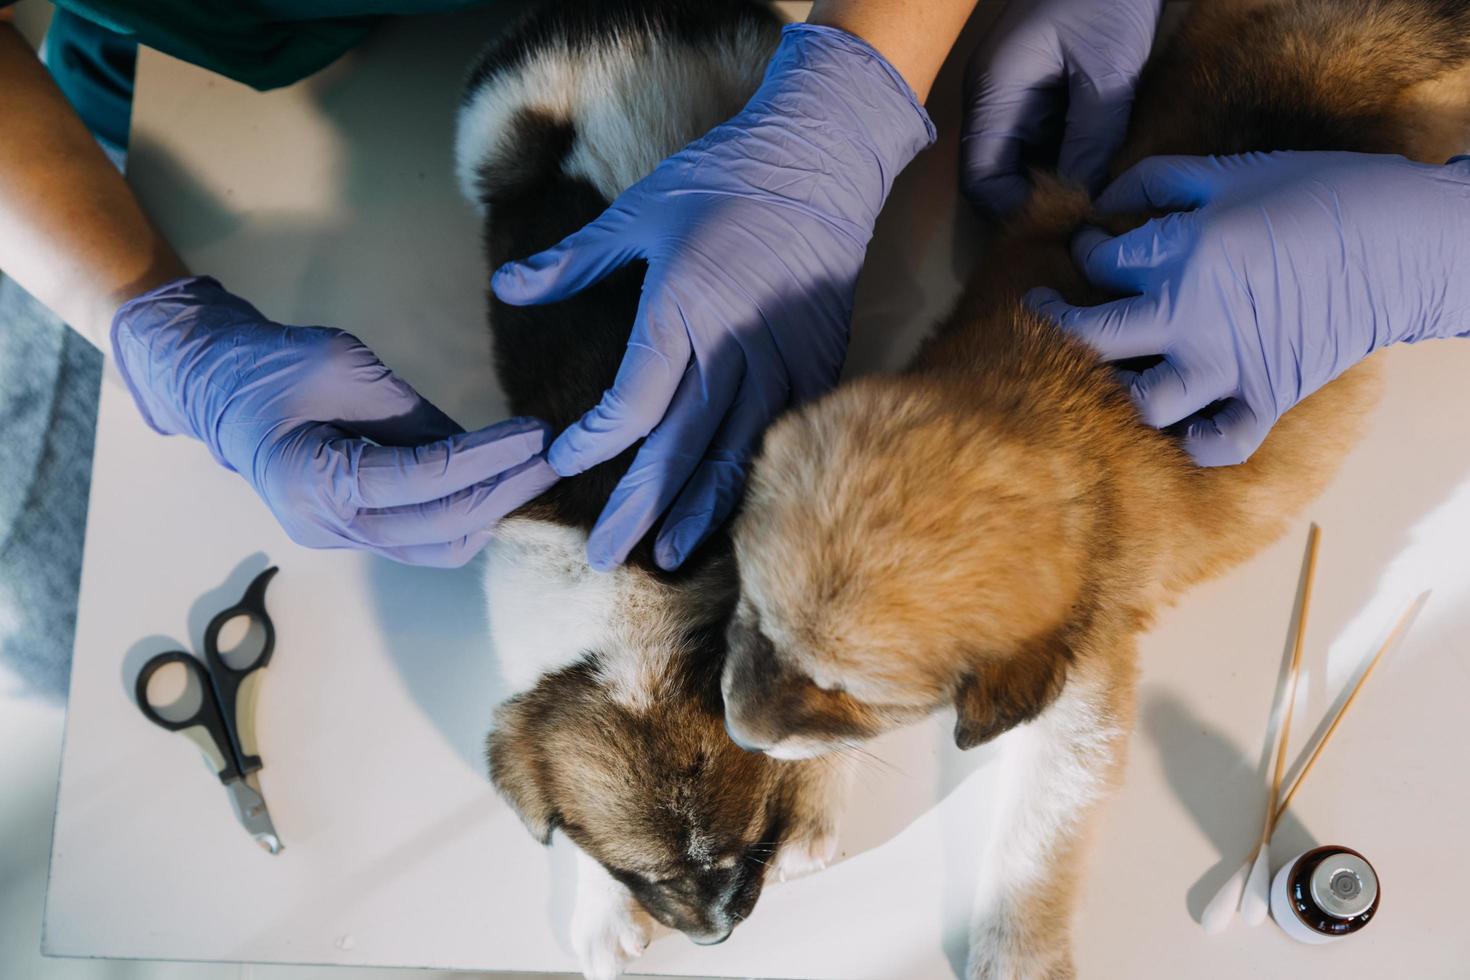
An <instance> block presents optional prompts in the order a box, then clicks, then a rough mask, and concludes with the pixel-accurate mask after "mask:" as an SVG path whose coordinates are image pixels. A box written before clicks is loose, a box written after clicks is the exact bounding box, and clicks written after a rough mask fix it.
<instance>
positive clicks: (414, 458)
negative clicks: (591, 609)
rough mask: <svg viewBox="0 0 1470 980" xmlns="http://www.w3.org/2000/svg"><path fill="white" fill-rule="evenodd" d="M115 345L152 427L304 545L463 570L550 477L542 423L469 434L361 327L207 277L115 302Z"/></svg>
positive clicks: (515, 423) (508, 425)
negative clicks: (245, 493)
mask: <svg viewBox="0 0 1470 980" xmlns="http://www.w3.org/2000/svg"><path fill="white" fill-rule="evenodd" d="M112 347H113V353H114V356H115V357H116V360H117V365H118V368H119V370H120V371H121V372H122V376H123V379H124V380H125V381H126V382H127V385H128V388H129V389H130V390H131V391H132V393H133V398H134V400H135V401H136V402H137V403H138V408H139V409H140V410H141V411H142V413H143V417H144V419H145V420H146V421H147V422H148V424H149V425H150V426H152V427H153V428H154V429H156V430H157V431H159V432H162V433H164V434H168V435H173V434H184V435H190V436H193V437H194V438H196V439H199V440H201V441H202V442H203V443H204V444H205V445H207V446H208V447H209V449H210V451H211V452H212V453H214V456H215V459H217V460H218V461H219V462H220V463H221V465H223V466H225V467H227V468H229V469H232V470H234V471H235V472H237V473H239V474H240V475H241V476H243V477H244V478H245V479H246V480H247V481H249V483H250V485H251V486H253V487H254V488H255V490H256V492H257V493H259V494H260V496H261V497H262V499H264V500H265V502H266V504H267V505H268V506H269V507H270V509H271V511H272V512H273V513H274V514H275V515H276V518H277V519H278V520H279V521H280V522H281V525H282V527H284V528H285V529H286V532H287V533H288V534H289V535H291V538H292V539H293V540H295V541H296V542H298V543H300V544H303V545H307V546H308V547H313V548H366V549H369V550H371V551H375V552H377V553H379V554H382V555H386V556H387V557H389V558H394V559H396V560H398V561H402V562H407V563H410V564H418V565H441V566H457V565H462V564H464V563H465V562H466V561H468V560H469V559H470V558H471V557H473V556H474V555H475V553H476V552H478V551H479V550H480V549H481V548H483V547H484V546H485V544H486V543H487V542H488V541H489V540H490V533H491V529H492V528H493V526H494V525H495V523H496V522H497V521H499V520H500V518H502V517H503V516H505V515H506V514H507V513H509V512H510V511H511V510H513V509H515V508H516V507H518V506H520V505H521V504H523V503H525V502H526V501H528V500H530V499H531V498H533V497H535V496H537V495H538V494H540V493H541V491H543V490H545V489H546V488H547V487H548V486H550V485H551V484H552V483H555V482H556V475H555V473H553V472H552V471H551V468H550V467H549V466H548V465H547V464H546V462H545V460H543V459H541V458H540V457H539V456H538V454H539V453H541V451H542V450H543V449H544V448H545V444H546V441H547V439H548V433H547V431H546V428H545V426H544V425H543V424H542V423H540V422H538V421H536V420H534V419H512V420H510V421H508V422H502V423H500V424H499V425H494V426H491V427H490V428H488V429H482V430H480V431H478V432H465V431H464V430H463V429H461V428H460V427H459V426H458V425H456V424H455V423H454V422H453V421H452V420H450V418H449V417H448V416H446V415H445V414H444V413H443V412H441V411H439V409H437V408H435V407H434V406H433V405H431V404H430V403H429V402H428V401H426V400H425V399H424V398H422V397H421V396H420V395H419V394H418V393H417V392H416V391H414V390H413V389H412V388H411V387H409V385H408V384H406V383H405V382H403V381H401V380H400V379H398V378H397V377H395V376H394V375H393V372H391V371H389V370H388V369H387V368H386V367H384V366H383V364H382V362H380V361H379V360H378V359H377V358H376V357H375V356H373V352H372V351H370V350H368V349H367V347H366V346H364V345H363V343H362V342H361V341H360V340H358V339H357V338H356V337H353V336H352V335H351V334H347V333H343V332H342V331H340V330H329V329H326V328H324V327H285V326H281V325H280V324H276V323H272V322H270V321H269V320H267V319H266V318H265V317H263V316H262V315H261V314H260V313H259V312H258V311H257V310H256V309H255V308H254V307H252V306H251V305H250V304H249V303H247V302H245V301H244V300H242V299H240V298H239V297H237V296H233V295H231V294H230V293H228V292H226V291H225V289H224V288H223V287H221V286H220V284H219V283H218V282H216V281H215V280H213V279H209V278H204V277H193V278H187V279H178V280H175V281H173V282H171V283H168V284H166V285H164V286H161V287H159V288H158V289H155V290H153V291H151V292H148V293H145V294H143V295H142V296H139V297H138V298H136V299H134V300H131V301H129V302H128V303H126V304H124V305H123V306H122V307H121V308H120V309H119V310H118V311H117V315H116V317H114V319H113V323H112Z"/></svg>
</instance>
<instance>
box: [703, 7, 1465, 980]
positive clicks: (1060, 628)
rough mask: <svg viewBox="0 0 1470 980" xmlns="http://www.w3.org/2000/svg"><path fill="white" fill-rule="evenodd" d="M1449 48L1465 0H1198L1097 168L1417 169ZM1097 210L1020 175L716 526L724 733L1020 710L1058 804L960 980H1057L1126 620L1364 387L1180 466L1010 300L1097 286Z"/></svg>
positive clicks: (1179, 576) (965, 734) (969, 736)
mask: <svg viewBox="0 0 1470 980" xmlns="http://www.w3.org/2000/svg"><path fill="white" fill-rule="evenodd" d="M1467 66H1470V2H1467V0H1218V2H1214V3H1210V2H1204V0H1202V2H1199V3H1196V4H1195V7H1194V10H1193V11H1192V13H1191V16H1190V18H1189V20H1188V21H1187V22H1186V24H1185V25H1184V27H1183V28H1182V29H1181V31H1180V32H1179V34H1178V35H1177V36H1176V37H1175V38H1174V39H1173V40H1172V41H1171V42H1170V43H1169V44H1168V45H1167V46H1166V47H1165V48H1164V50H1163V51H1162V52H1161V53H1160V54H1159V55H1158V56H1157V57H1156V58H1155V60H1154V61H1153V62H1152V63H1151V65H1150V67H1149V68H1148V70H1147V71H1146V73H1145V76H1144V79H1143V81H1142V83H1141V89H1140V93H1139V98H1138V100H1137V103H1136V106H1135V112H1134V119H1133V125H1132V130H1131V134H1130V138H1129V141H1128V145H1127V146H1126V148H1125V149H1124V150H1123V152H1122V153H1121V154H1120V156H1119V159H1118V167H1119V168H1122V167H1124V166H1126V165H1128V164H1130V163H1132V162H1134V161H1136V160H1138V159H1140V158H1141V157H1143V156H1145V155H1151V154H1155V153H1163V152H1167V153H1216V152H1242V151H1247V150H1270V149H1302V150H1310V149H1338V150H1360V151H1370V152H1400V153H1404V154H1406V155H1409V156H1412V157H1415V158H1418V159H1422V160H1426V161H1431V162H1443V160H1444V159H1445V158H1446V157H1448V156H1450V155H1452V154H1453V153H1455V152H1458V151H1459V150H1460V149H1461V148H1462V145H1463V142H1464V141H1465V139H1466V137H1467V134H1470V125H1467V123H1470V115H1467V112H1470V89H1467V88H1466V87H1465V86H1464V84H1463V83H1464V80H1465V79H1466V77H1467V75H1466V72H1467V71H1470V68H1467ZM1457 86H1458V87H1457ZM1099 220H1100V219H1099V218H1098V217H1097V216H1095V215H1092V214H1090V213H1089V208H1088V204H1087V201H1086V199H1085V197H1084V196H1083V195H1082V194H1081V193H1080V192H1079V191H1076V190H1073V189H1068V188H1066V187H1063V186H1061V185H1059V184H1057V183H1056V182H1054V181H1047V180H1045V179H1042V180H1040V181H1039V184H1038V187H1037V190H1036V193H1035V195H1034V197H1033V200H1032V201H1031V203H1030V205H1029V206H1028V208H1027V209H1026V210H1025V212H1024V213H1023V214H1022V215H1021V216H1020V217H1019V218H1018V219H1017V220H1015V221H1014V222H1012V223H1011V224H1010V226H1009V227H1008V228H1007V229H1006V230H1005V232H1004V235H1003V237H1002V238H1001V240H999V241H998V242H997V243H995V245H994V246H993V247H992V248H991V249H989V250H988V252H987V255H986V258H985V259H984V260H983V261H982V264H981V267H980V268H979V269H978V270H977V272H976V274H975V277H974V279H973V281H972V283H971V284H970V288H969V290H968V292H967V295H966V296H965V298H964V299H963V300H962V301H961V303H960V304H959V306H958V308H957V310H956V312H955V313H954V314H953V315H952V316H951V317H950V319H949V320H948V321H947V322H946V323H945V324H944V325H943V326H942V327H941V328H940V329H939V331H938V332H937V333H936V335H935V336H934V337H933V338H932V339H931V340H930V341H929V342H928V343H927V344H926V345H925V346H924V347H923V349H922V350H921V351H920V353H919V354H918V355H917V357H916V359H915V360H914V362H913V364H912V365H911V366H910V368H909V369H908V370H907V371H905V372H903V373H901V374H897V375H890V376H885V377H870V378H865V379H862V380H859V381H856V382H854V383H852V384H849V385H846V386H845V387H843V388H841V389H839V390H837V391H835V392H833V393H832V394H831V395H829V396H827V397H826V398H823V399H821V400H819V401H817V402H815V403H813V404H810V405H808V406H806V407H804V408H802V409H800V410H799V411H796V412H793V413H791V414H790V415H788V416H787V417H786V418H784V419H782V420H781V421H780V422H779V423H778V424H777V425H775V426H774V427H773V428H772V429H771V430H770V431H769V433H768V434H767V436H766V440H765V444H764V447H763V450H762V453H761V456H760V457H759V459H758V461H757V463H756V465H755V468H754V471H753V474H752V478H751V482H750V489H749V493H748V495H747V498H746V502H745V508H744V511H743V513H742V515H741V517H740V519H739V521H738V524H737V526H736V529H735V532H734V536H735V540H736V552H737V558H738V561H739V565H740V574H741V592H742V594H741V601H740V604H739V607H738V609H737V612H736V618H735V620H734V622H733V624H732V627H731V631H730V654H729V659H728V662H727V666H726V671H725V678H724V693H725V698H726V707H727V717H728V719H729V724H730V727H731V731H732V734H734V735H735V736H736V737H737V738H738V739H740V740H741V741H742V743H743V744H747V745H750V746H758V747H763V748H766V749H769V750H772V751H774V752H775V753H777V754H779V755H785V756H796V755H807V754H812V753H814V752H817V751H823V750H825V749H827V748H830V747H832V746H834V745H837V744H840V743H842V742H844V741H846V740H848V739H850V738H852V737H854V736H855V735H857V736H865V735H871V734H876V733H877V732H880V731H883V730H886V729H888V728H891V727H894V726H895V725H897V724H901V723H904V722H906V721H909V720H911V719H913V718H916V717H918V716H920V715H924V714H928V713H930V712H932V711H936V710H939V709H941V708H944V707H946V706H949V705H954V706H955V707H956V709H957V714H958V721H957V724H956V730H955V735H956V739H957V741H958V742H959V744H961V745H962V746H969V745H973V744H977V743H979V742H981V741H984V740H986V739H988V738H990V737H993V736H994V735H996V734H998V733H1000V732H1001V731H1004V730H1006V729H1008V728H1010V727H1012V726H1014V725H1017V724H1018V723H1020V722H1024V721H1027V720H1031V719H1036V726H1039V727H1038V728H1037V731H1038V732H1041V733H1050V734H1047V735H1045V738H1049V739H1051V741H1049V742H1044V743H1041V744H1039V745H1038V746H1037V747H1036V748H1035V749H1034V751H1035V752H1036V753H1037V754H1039V755H1041V756H1044V757H1045V758H1047V759H1048V760H1050V761H1049V762H1048V763H1047V765H1054V766H1055V769H1056V772H1058V773H1063V774H1070V775H1068V776H1067V779H1068V780H1070V781H1066V780H1062V781H1059V782H1055V783H1054V784H1050V783H1047V780H1048V779H1050V778H1051V777H1050V775H1049V773H1050V770H1046V769H1045V768H1044V767H1041V768H1038V770H1037V774H1036V777H1035V779H1033V780H1032V782H1033V783H1034V784H1036V785H1037V787H1038V788H1037V789H1036V792H1035V794H1033V795H1032V796H1031V797H1028V798H1027V799H1026V800H1024V801H1023V802H1022V803H1019V804H1017V806H1019V807H1020V808H1021V809H1022V810H1023V811H1025V810H1026V809H1027V808H1031V809H1035V810H1037V811H1042V810H1045V809H1046V807H1047V806H1048V805H1051V806H1053V809H1054V810H1055V811H1056V812H1054V813H1050V812H1049V813H1050V815H1049V816H1048V817H1047V819H1050V820H1054V821H1056V822H1057V824H1058V829H1057V830H1056V833H1055V835H1054V837H1053V838H1052V839H1050V840H1049V842H1048V843H1047V845H1046V847H1045V848H1043V849H1042V850H1043V851H1044V853H1041V852H1038V854H1036V855H1035V856H1034V861H1035V862H1041V863H1044V864H1045V865H1046V867H1047V868H1048V869H1049V870H1047V872H1046V874H1045V875H1044V876H1042V877H1041V878H1040V879H1039V880H1037V878H1036V875H1034V874H1032V873H1031V872H1030V871H1029V870H1024V871H1017V872H1016V873H1015V875H1014V876H1013V880H1012V879H1008V878H1006V874H1005V872H1003V871H1002V872H997V873H998V874H999V875H1000V877H1001V879H1002V881H1003V882H1007V881H1009V882H1010V884H1007V885H1005V886H1004V887H1003V888H1002V889H1001V891H1000V892H999V893H998V896H999V897H997V898H996V899H995V901H994V903H993V904H992V905H990V906H987V907H986V910H985V911H984V912H983V914H982V918H981V922H980V925H979V926H978V927H977V934H976V945H975V951H974V958H973V959H972V972H973V973H974V974H975V975H977V976H987V977H988V976H1024V977H1035V976H1048V977H1067V976H1071V975H1072V972H1071V971H1072V968H1071V965H1070V956H1069V954H1068V953H1067V949H1068V944H1067V940H1066V933H1067V918H1068V912H1069V910H1070V906H1071V901H1070V897H1071V894H1072V891H1073V882H1072V879H1071V875H1072V874H1073V873H1074V872H1073V871H1071V870H1070V869H1071V868H1073V867H1074V866H1075V863H1076V862H1075V860H1074V858H1075V856H1076V854H1077V853H1078V852H1079V851H1080V846H1081V845H1080V841H1081V838H1082V835H1083V832H1084V830H1085V817H1086V814H1087V813H1089V812H1090V811H1091V808H1092V806H1093V805H1094V803H1095V800H1096V798H1097V796H1098V795H1099V794H1100V793H1101V792H1102V791H1103V790H1104V789H1105V788H1106V786H1107V785H1108V784H1109V783H1110V782H1111V781H1112V780H1114V779H1116V776H1117V773H1118V772H1120V771H1121V757H1122V748H1123V742H1124V740H1125V737H1126V735H1125V733H1126V730H1127V725H1128V724H1129V723H1130V721H1131V714H1132V698H1133V675H1134V669H1135V668H1134V657H1135V652H1134V651H1135V642H1134V639H1135V637H1136V635H1137V634H1138V633H1139V632H1140V631H1141V630H1143V629H1144V628H1146V627H1147V626H1148V624H1149V623H1150V621H1151V620H1152V618H1153V616H1154V614H1155V613H1156V612H1157V610H1158V609H1159V608H1160V606H1161V605H1162V604H1163V603H1166V602H1169V601H1172V600H1173V599H1174V598H1175V597H1176V596H1177V595H1178V594H1179V593H1180V591H1181V590H1182V589H1184V588H1185V587H1187V586H1189V585H1191V584H1193V583H1196V582H1199V581H1201V580H1203V579H1205V578H1208V577H1210V576H1213V575H1217V574H1219V573H1220V572H1222V571H1224V570H1225V569H1227V568H1229V567H1231V566H1232V565H1234V564H1236V563H1238V562H1240V561H1242V560H1244V559H1245V558H1247V557H1248V556H1250V555H1252V554H1254V553H1255V552H1256V551H1258V550H1259V549H1261V548H1262V547H1264V546H1265V545H1267V544H1269V543H1270V542H1271V541H1273V540H1274V539H1276V538H1277V537H1278V536H1279V535H1280V534H1281V533H1282V531H1283V529H1284V528H1285V527H1286V524H1287V522H1288V521H1289V520H1290V519H1291V518H1292V517H1293V516H1295V515H1296V514H1298V513H1300V511H1301V510H1302V508H1303V507H1305V506H1306V505H1307V504H1308V503H1309V502H1310V501H1311V500H1312V499H1313V498H1314V497H1316V495H1317V494H1318V493H1320V492H1321V490H1322V489H1323V488H1324V487H1325V486H1326V484H1327V482H1328V481H1329V480H1330V479H1331V478H1332V476H1333V474H1334V473H1335V472H1336V470H1337V468H1338V466H1339V464H1340V463H1341V461H1342V459H1343V457H1344V455H1345V454H1346V453H1347V452H1348V450H1349V449H1350V448H1351V447H1352V445H1353V444H1354V442H1355V441H1356V439H1357V438H1358V436H1359V434H1360V432H1361V430H1362V427H1363V421H1364V418H1365V416H1366V413H1367V412H1368V411H1369V410H1370V409H1371V408H1372V406H1373V405H1374V403H1375V401H1376V399H1377V395H1378V391H1379V378H1378V371H1377V365H1376V364H1374V363H1373V362H1372V361H1369V362H1365V363H1364V364H1361V365H1359V366H1358V367H1357V368H1354V369H1353V370H1351V371H1349V372H1348V373H1347V374H1345V375H1343V376H1342V377H1341V378H1340V379H1339V380H1337V381H1335V382H1333V383H1332V384H1330V385H1328V386H1326V387H1325V388H1323V389H1321V390H1320V391H1318V392H1317V393H1316V394H1314V395H1312V396H1311V397H1310V398H1308V399H1306V400H1305V401H1303V402H1302V403H1301V404H1299V405H1298V406H1297V407H1295V408H1294V409H1293V410H1292V411H1290V412H1289V413H1288V414H1287V415H1286V416H1285V417H1284V418H1283V419H1282V420H1281V421H1280V422H1279V423H1278V424H1277V426H1276V427H1275V429H1274V430H1273V432H1272V434H1271V436H1270V437H1269V438H1268V439H1267V440H1266V442H1265V444H1264V445H1263V446H1262V447H1261V448H1260V449H1259V450H1258V451H1257V452H1256V453H1255V455H1254V456H1253V457H1252V458H1251V460H1250V461H1249V462H1248V463H1246V464H1244V465H1241V466H1236V467H1230V468H1224V469H1212V470H1205V469H1199V468H1197V467H1195V466H1194V465H1193V464H1192V462H1191V461H1190V460H1189V459H1188V458H1187V457H1186V455H1185V454H1184V453H1183V452H1182V451H1181V450H1180V448H1179V446H1178V445H1177V443H1176V441H1175V440H1174V438H1173V437H1172V436H1170V435H1169V434H1166V433H1162V432H1158V431H1155V430H1154V429H1152V428H1150V427H1148V426H1146V425H1145V424H1143V423H1142V422H1141V421H1140V420H1139V419H1138V417H1137V415H1136V413H1135V411H1134V409H1133V407H1132V405H1131V404H1130V402H1129V400H1128V398H1127V396H1126V394H1125V392H1124V390H1123V389H1122V388H1121V387H1120V386H1119V384H1118V383H1117V381H1116V380H1115V378H1114V375H1113V371H1112V370H1111V368H1110V367H1108V366H1107V365H1104V364H1102V363H1100V362H1099V360H1098V358H1097V357H1096V355H1095V354H1094V353H1093V352H1092V351H1091V350H1090V349H1088V348H1086V347H1085V346H1083V345H1082V344H1081V343H1079V342H1076V341H1075V340H1072V339H1070V338H1069V337H1067V336H1065V335H1064V334H1063V333H1062V332H1061V331H1059V330H1058V329H1057V328H1056V327H1055V326H1054V325H1053V324H1051V323H1050V322H1047V321H1045V320H1043V319H1041V318H1039V317H1037V316H1036V315H1034V314H1032V313H1030V312H1029V311H1028V310H1027V309H1026V308H1025V307H1023V306H1022V304H1021V302H1020V297H1021V295H1022V294H1023V293H1024V291H1025V290H1026V289H1028V288H1030V287H1033V286H1039V285H1046V286H1052V287H1054V288H1058V289H1060V291H1061V292H1062V293H1063V295H1064V296H1066V297H1067V298H1068V299H1069V300H1070V301H1072V302H1096V301H1099V300H1101V299H1104V298H1106V297H1103V296H1099V295H1097V294H1096V293H1095V292H1094V291H1093V290H1092V289H1091V288H1090V287H1089V286H1088V285H1087V284H1086V283H1085V282H1084V281H1083V280H1082V278H1081V276H1080V274H1079V272H1078V270H1077V269H1076V268H1075V266H1074V265H1073V262H1072V260H1071V257H1070V254H1069V242H1070V240H1071V237H1072V235H1073V233H1074V232H1075V231H1076V230H1077V229H1078V228H1079V227H1080V226H1082V225H1083V224H1085V223H1087V222H1089V221H1099ZM1137 220H1141V219H1137ZM1137 220H1135V221H1133V222H1128V223H1126V224H1136V223H1137ZM753 659H757V660H759V661H761V662H762V663H763V664H764V666H763V667H760V668H759V669H758V668H757V667H756V666H752V660H753ZM761 673H763V674H764V675H766V676H768V677H769V676H776V677H780V678H781V679H782V680H781V683H782V684H786V685H796V686H797V687H799V688H800V689H802V690H803V691H804V692H805V693H804V695H803V710H801V711H797V712H793V711H791V710H790V706H789V705H788V704H787V703H786V702H784V701H782V700H781V699H780V698H771V697H769V696H768V695H769V691H770V689H771V688H772V687H773V686H775V685H774V684H772V683H770V682H766V683H761V682H759V681H756V680H752V678H753V676H754V675H756V674H761ZM1052 705H1055V707H1052V708H1050V709H1049V706H1052ZM1081 717H1086V718H1090V719H1091V722H1090V723H1089V724H1088V725H1076V724H1071V722H1070V721H1068V719H1071V720H1075V719H1076V718H1081ZM1064 722H1066V724H1064ZM1068 725H1070V727H1068ZM1036 726H1033V727H1036ZM1099 733H1103V734H1099ZM1028 734H1034V733H1028ZM1035 737H1036V738H1038V739H1039V738H1042V737H1043V735H1042V734H1036V735H1035ZM1060 778H1061V777H1058V779H1060ZM1042 784H1046V785H1042ZM1046 794H1051V798H1052V799H1053V800H1054V801H1056V802H1054V803H1053V804H1048V803H1047V802H1046ZM1069 794H1070V795H1071V796H1072V797H1075V799H1068V800H1066V801H1065V802H1063V797H1068V796H1069ZM1018 819H1019V818H1018ZM1043 823H1044V821H1043V820H1041V819H1040V818H1038V819H1037V820H1034V821H1033V824H1036V825H1041V824H1043ZM1033 832H1034V828H1028V827H1027V826H1026V825H1025V824H1024V823H1017V824H1015V825H1014V833H1015V834H1016V835H1018V836H1020V837H1025V835H1027V834H1029V833H1033ZM1033 843H1035V842H1033ZM1037 846H1038V847H1039V846H1040V845H1037ZM1017 850H1018V851H1025V850H1026V848H1025V847H1021V846H1018V847H1017ZM1006 860H1008V858H1007V856H1006V855H1005V854H1001V855H1000V856H999V858H998V861H999V862H1000V863H1001V864H1002V865H1003V864H1005V861H1006ZM1013 860H1014V862H1015V863H1016V864H1017V866H1018V867H1019V866H1020V865H1021V864H1023V863H1024V861H1025V860H1026V859H1025V858H1023V857H1015V858H1014V859H1013Z"/></svg>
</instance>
